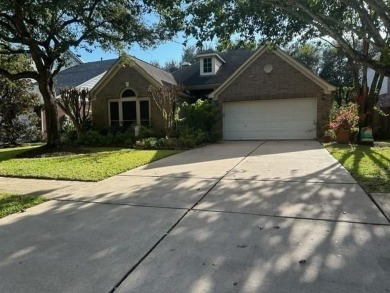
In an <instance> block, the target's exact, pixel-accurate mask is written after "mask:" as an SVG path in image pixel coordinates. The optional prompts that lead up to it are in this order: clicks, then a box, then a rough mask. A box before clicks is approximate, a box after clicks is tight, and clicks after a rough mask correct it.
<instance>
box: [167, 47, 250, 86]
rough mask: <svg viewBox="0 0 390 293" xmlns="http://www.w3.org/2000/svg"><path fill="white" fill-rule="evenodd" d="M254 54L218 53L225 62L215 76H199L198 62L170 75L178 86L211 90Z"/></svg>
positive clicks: (239, 51)
mask: <svg viewBox="0 0 390 293" xmlns="http://www.w3.org/2000/svg"><path fill="white" fill-rule="evenodd" d="M253 54H254V52H253V51H250V50H247V49H241V50H233V51H228V52H222V53H220V54H219V55H220V57H221V58H223V60H224V61H225V62H226V63H224V64H223V65H222V66H221V68H220V69H219V70H218V71H217V73H216V74H215V75H202V76H201V75H200V62H199V61H198V62H196V63H194V64H192V65H191V66H186V67H182V68H180V69H178V70H176V71H174V72H173V73H172V74H173V76H174V77H175V79H176V81H177V83H178V84H182V85H184V86H186V87H187V88H191V87H202V88H213V87H216V86H219V85H220V84H222V83H223V82H224V81H226V80H227V79H228V78H229V77H230V76H231V75H232V74H233V73H234V72H235V71H236V70H237V69H238V68H239V67H240V66H241V65H242V64H243V63H244V62H245V61H246V60H248V59H249V58H250V57H251V56H252V55H253Z"/></svg>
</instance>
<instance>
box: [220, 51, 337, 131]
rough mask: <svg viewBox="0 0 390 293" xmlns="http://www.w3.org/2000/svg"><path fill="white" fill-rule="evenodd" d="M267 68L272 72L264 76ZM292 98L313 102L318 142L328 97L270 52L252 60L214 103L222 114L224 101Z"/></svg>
mask: <svg viewBox="0 0 390 293" xmlns="http://www.w3.org/2000/svg"><path fill="white" fill-rule="evenodd" d="M267 64H271V65H272V66H273V70H272V72H270V73H268V74H267V73H265V72H264V66H265V65H267ZM294 98H317V117H318V121H317V137H318V138H320V137H321V136H322V134H323V128H322V126H323V125H324V124H325V123H327V122H328V119H329V109H330V106H331V103H332V97H331V96H324V95H323V89H322V88H321V87H319V86H318V85H317V84H315V83H314V82H313V81H312V80H310V79H309V78H307V77H306V76H305V75H303V74H302V73H300V72H299V71H298V70H297V69H295V68H294V67H293V66H291V65H290V64H288V63H287V62H285V61H284V60H283V59H281V58H279V57H278V56H277V55H276V54H275V53H273V52H265V53H263V54H262V55H261V56H260V57H259V58H258V59H257V60H255V61H254V62H253V63H252V64H251V65H250V66H249V67H248V68H247V69H246V70H245V71H244V72H243V73H242V74H241V75H240V76H239V77H238V78H236V79H235V80H234V81H233V82H232V83H231V84H230V85H229V86H228V87H227V88H226V89H225V90H223V91H222V92H221V93H220V94H219V95H218V102H219V103H220V105H221V110H222V103H223V102H224V101H229V102H231V101H253V100H270V99H294ZM221 126H222V123H221ZM221 130H222V128H221Z"/></svg>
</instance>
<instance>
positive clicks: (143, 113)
mask: <svg viewBox="0 0 390 293" xmlns="http://www.w3.org/2000/svg"><path fill="white" fill-rule="evenodd" d="M139 110H140V111H139V112H140V122H141V123H140V124H141V125H145V126H147V125H149V100H143V101H139Z"/></svg>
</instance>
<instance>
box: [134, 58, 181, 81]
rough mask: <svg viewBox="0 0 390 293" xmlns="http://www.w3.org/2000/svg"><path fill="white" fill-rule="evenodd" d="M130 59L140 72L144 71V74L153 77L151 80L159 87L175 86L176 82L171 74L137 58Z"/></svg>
mask: <svg viewBox="0 0 390 293" xmlns="http://www.w3.org/2000/svg"><path fill="white" fill-rule="evenodd" d="M132 59H133V61H134V62H135V63H136V64H137V65H138V66H139V67H140V68H141V69H142V70H144V71H145V73H147V74H149V75H150V76H151V77H153V79H155V80H156V81H157V82H158V83H159V84H161V85H167V84H176V80H175V78H174V77H173V75H172V73H170V72H167V71H164V70H162V69H160V68H157V67H155V66H153V65H151V64H149V63H146V62H145V61H142V60H140V59H138V58H135V57H132Z"/></svg>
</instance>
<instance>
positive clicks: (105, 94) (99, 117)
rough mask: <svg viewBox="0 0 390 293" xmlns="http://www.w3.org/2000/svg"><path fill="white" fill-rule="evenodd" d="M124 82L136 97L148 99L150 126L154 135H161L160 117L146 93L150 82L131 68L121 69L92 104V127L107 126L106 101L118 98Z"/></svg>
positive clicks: (158, 111) (149, 95)
mask: <svg viewBox="0 0 390 293" xmlns="http://www.w3.org/2000/svg"><path fill="white" fill-rule="evenodd" d="M125 82H129V88H131V89H132V90H133V91H134V92H135V93H136V94H137V97H150V107H151V114H150V119H151V126H152V129H153V131H154V132H155V133H156V135H159V134H161V130H162V129H163V121H162V115H161V112H160V110H159V109H158V108H157V105H156V103H155V102H154V100H153V98H152V97H151V94H150V93H149V92H148V88H149V86H150V82H149V81H148V80H147V79H146V78H145V77H143V76H142V75H141V74H140V73H139V72H138V71H137V70H135V69H134V68H132V67H125V68H121V69H120V70H119V71H118V72H117V73H116V74H115V76H114V77H112V78H111V80H110V81H109V82H108V83H107V84H106V85H105V86H104V87H103V89H102V90H101V91H100V92H99V93H98V95H97V96H96V99H95V100H94V101H93V102H92V111H93V112H92V113H93V121H94V125H95V126H98V127H105V126H108V125H109V121H108V119H109V117H108V100H109V99H118V98H119V97H120V95H121V93H122V91H123V90H124V89H125V88H126V85H125Z"/></svg>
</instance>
